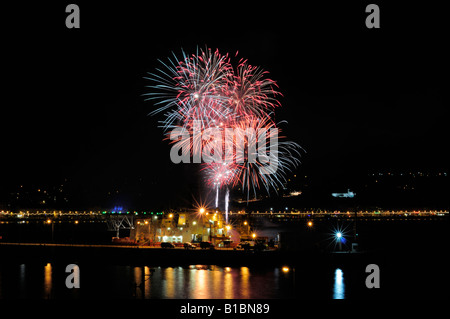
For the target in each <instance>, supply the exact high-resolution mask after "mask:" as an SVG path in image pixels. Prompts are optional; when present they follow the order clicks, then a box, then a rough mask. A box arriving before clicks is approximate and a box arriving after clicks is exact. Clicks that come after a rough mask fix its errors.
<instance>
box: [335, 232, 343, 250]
mask: <svg viewBox="0 0 450 319" xmlns="http://www.w3.org/2000/svg"><path fill="white" fill-rule="evenodd" d="M342 238H343V237H342V233H341V232H340V231H338V232H337V233H336V240H337V242H338V243H339V251H341V250H342Z"/></svg>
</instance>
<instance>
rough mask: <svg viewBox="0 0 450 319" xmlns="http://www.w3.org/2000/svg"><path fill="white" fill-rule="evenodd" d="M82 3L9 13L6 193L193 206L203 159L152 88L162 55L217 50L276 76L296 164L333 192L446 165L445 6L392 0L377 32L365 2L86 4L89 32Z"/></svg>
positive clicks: (96, 203)
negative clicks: (188, 148) (147, 96)
mask: <svg viewBox="0 0 450 319" xmlns="http://www.w3.org/2000/svg"><path fill="white" fill-rule="evenodd" d="M68 3H70V2H67V3H65V2H64V3H56V2H55V3H54V4H42V3H38V4H33V5H24V4H20V5H15V6H13V5H7V6H6V8H5V9H4V12H5V14H4V15H5V17H4V18H2V24H3V25H4V27H2V33H4V35H3V36H2V38H3V39H2V49H3V50H2V51H3V53H6V56H5V55H4V57H3V67H2V71H3V72H2V75H3V81H2V83H3V84H2V88H3V89H2V92H3V93H2V107H1V123H2V131H3V134H1V137H0V139H1V148H2V152H1V153H2V155H1V164H2V165H1V171H0V172H1V180H2V182H1V185H0V191H1V192H2V194H6V193H8V192H11V191H14V190H15V189H16V188H17V187H18V186H19V185H26V187H30V188H32V187H51V185H55V184H60V183H67V185H69V186H67V187H70V188H71V194H72V197H71V199H72V201H73V202H72V203H73V205H75V206H77V205H78V206H83V205H85V206H86V205H94V206H102V205H112V204H115V203H118V204H120V203H125V205H128V206H130V207H144V206H145V205H147V206H161V205H163V206H164V205H167V203H169V204H170V205H174V206H175V205H189V204H190V203H191V202H192V198H198V197H199V194H200V195H201V194H202V191H201V184H202V182H201V178H200V175H199V174H198V173H197V171H198V167H196V166H195V165H175V164H172V163H171V162H170V158H169V150H170V147H169V145H168V143H167V142H163V141H162V138H163V132H162V130H161V129H160V128H157V125H158V120H160V118H159V117H158V116H148V113H149V112H150V111H151V110H153V105H152V103H151V102H145V101H144V98H143V97H142V96H141V95H142V94H143V93H146V92H148V89H146V88H145V85H148V84H149V83H148V82H147V81H146V80H144V79H143V77H144V76H146V72H152V71H154V69H155V67H157V66H159V64H158V61H157V59H162V60H164V59H166V58H167V57H168V56H169V55H171V52H172V51H173V52H174V53H176V54H178V55H179V54H180V53H181V48H183V49H184V50H185V51H187V52H194V50H195V49H196V48H197V46H199V47H202V48H203V47H205V45H207V46H208V47H210V48H212V49H215V48H218V49H219V50H220V52H222V53H225V52H229V53H230V54H231V55H234V53H235V52H236V51H239V56H240V57H244V58H248V60H249V63H250V64H253V65H258V66H261V67H262V68H264V69H265V70H267V71H269V72H270V77H271V78H272V79H274V80H275V81H277V83H278V84H279V89H280V91H281V92H282V93H283V97H282V98H281V99H280V101H281V103H282V107H281V108H279V109H278V110H277V112H276V119H277V121H281V120H287V121H288V124H287V125H284V126H282V128H283V129H284V132H285V133H286V134H287V136H288V139H290V140H293V141H295V142H297V143H299V144H300V145H301V146H302V147H303V148H304V149H305V150H306V153H305V154H303V157H302V165H301V166H300V168H299V169H298V171H297V173H298V174H299V175H302V176H303V175H305V176H310V178H313V179H314V180H315V181H316V185H317V187H318V188H319V189H320V187H321V185H326V184H327V183H329V181H335V182H336V181H337V182H338V184H339V183H340V182H342V185H347V181H346V179H347V178H349V177H351V176H359V175H367V173H368V172H371V171H376V170H380V169H384V170H386V169H387V170H391V169H392V170H402V169H422V170H423V169H444V170H445V169H447V171H448V163H449V162H450V161H449V157H448V155H447V153H448V152H447V148H448V129H447V122H448V118H449V117H448V90H444V83H443V78H444V76H446V75H447V72H445V71H444V69H445V68H446V67H447V65H446V62H447V61H446V59H444V57H448V52H447V51H446V50H445V49H444V46H445V44H446V42H448V40H447V37H446V36H444V29H443V27H444V25H443V24H444V19H440V18H439V16H438V15H439V14H440V13H439V12H436V11H439V9H436V8H431V7H427V8H423V7H422V8H420V7H413V6H408V5H400V4H399V5H398V7H394V6H393V5H392V4H387V3H386V4H385V3H381V2H380V8H381V29H378V30H375V29H370V30H369V29H367V28H366V27H365V23H364V21H365V18H366V13H365V12H364V10H365V4H362V3H359V2H358V4H353V5H349V4H346V5H340V4H339V5H337V4H334V5H330V4H326V3H321V4H317V5H304V4H300V5H298V4H297V3H292V2H291V4H290V5H289V6H286V5H281V4H280V5H277V6H276V7H273V6H272V4H270V5H269V3H268V2H256V3H255V4H254V5H246V6H242V3H237V4H233V3H231V2H230V3H228V4H226V5H224V6H218V5H210V4H207V5H206V4H203V3H200V2H195V3H185V4H184V5H175V4H173V3H171V4H169V5H166V6H165V7H161V5H160V4H158V5H156V3H155V4H147V5H143V4H139V5H138V4H130V3H129V2H126V3H125V2H124V3H123V4H118V3H117V4H111V2H99V3H96V4H95V5H94V4H92V3H84V2H77V3H78V4H79V5H80V10H81V28H80V29H79V30H75V29H71V30H69V29H66V27H65V24H64V21H65V17H66V13H65V10H64V9H65V6H66V5H67V4H68ZM149 3H153V2H149ZM5 71H6V72H5ZM445 105H447V106H445ZM64 179H67V181H68V182H64ZM108 192H109V193H111V194H109V195H108ZM114 192H115V194H114ZM108 196H109V197H108Z"/></svg>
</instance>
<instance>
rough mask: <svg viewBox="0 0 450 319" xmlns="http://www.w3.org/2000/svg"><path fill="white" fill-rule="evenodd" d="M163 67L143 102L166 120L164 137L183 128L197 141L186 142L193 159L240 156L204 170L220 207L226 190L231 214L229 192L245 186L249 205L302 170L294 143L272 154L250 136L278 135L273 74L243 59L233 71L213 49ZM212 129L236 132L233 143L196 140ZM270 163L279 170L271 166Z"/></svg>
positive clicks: (281, 144)
mask: <svg viewBox="0 0 450 319" xmlns="http://www.w3.org/2000/svg"><path fill="white" fill-rule="evenodd" d="M236 55H237V54H236ZM160 62H161V63H162V65H163V66H164V68H162V69H157V71H158V72H157V73H149V77H146V79H148V80H150V81H152V82H153V85H149V86H147V87H148V88H150V89H151V92H150V93H146V94H144V96H146V100H153V101H155V106H157V108H156V109H155V110H154V111H152V112H151V113H150V114H151V115H154V114H157V113H164V117H165V118H164V120H163V121H160V123H161V126H162V127H163V128H164V130H165V131H168V130H169V129H174V128H181V129H184V130H185V131H186V132H187V133H188V134H189V136H193V138H192V140H191V139H187V140H183V143H184V146H185V147H187V148H189V149H190V153H191V154H192V156H199V155H200V156H201V154H202V150H203V151H204V147H205V146H209V147H210V148H209V149H211V148H213V149H214V152H216V150H218V149H220V150H224V149H226V147H227V146H228V147H230V146H231V147H232V148H233V150H236V152H234V153H233V154H232V156H231V158H225V160H224V161H223V162H219V163H217V162H210V163H204V164H202V168H201V170H202V171H204V172H205V176H206V182H207V184H208V185H210V186H211V187H212V188H213V189H214V188H215V189H216V206H217V205H218V194H219V189H221V188H223V187H226V195H225V198H226V200H225V205H226V209H225V210H226V211H227V210H228V200H229V187H235V186H237V185H241V186H242V190H243V191H246V192H247V200H248V199H249V196H250V192H252V193H253V194H254V196H255V197H256V191H257V189H260V188H265V189H266V191H267V192H268V193H269V191H270V189H274V190H275V191H276V189H277V188H278V187H280V186H283V184H284V183H285V182H286V175H287V174H288V173H289V172H291V171H292V169H294V168H295V167H296V166H297V165H298V164H299V160H298V158H299V157H300V150H301V147H300V146H299V145H298V144H296V143H294V142H289V141H281V142H278V140H277V145H276V146H277V147H276V148H271V144H272V143H270V144H269V143H268V142H267V139H264V140H261V141H259V140H258V143H261V142H262V143H261V144H262V145H258V150H257V149H256V148H255V147H256V139H255V138H253V139H249V136H247V135H246V134H245V132H246V131H245V130H246V129H247V128H251V129H253V130H254V131H255V132H257V131H258V130H261V129H264V130H265V131H267V132H271V129H277V124H275V122H274V119H273V112H274V111H275V109H276V108H277V107H278V106H280V105H281V104H280V102H279V101H278V100H277V96H281V93H280V92H278V91H277V89H278V85H277V84H276V82H275V81H273V80H271V79H268V78H267V77H266V75H267V74H268V72H266V71H264V70H262V69H261V68H259V67H255V66H252V65H250V64H249V63H248V62H247V60H243V59H241V60H239V62H238V63H237V67H236V68H234V67H233V65H232V63H231V58H230V57H229V56H228V54H225V55H222V54H220V53H219V51H218V50H216V51H214V52H212V51H211V50H210V49H208V48H207V49H205V50H200V51H199V50H198V49H197V52H196V54H193V55H188V54H186V53H185V52H184V51H182V59H181V60H178V59H177V57H176V56H175V54H173V59H171V58H169V59H168V62H167V63H164V62H163V61H160ZM211 128H216V129H221V130H223V129H225V128H232V129H234V133H235V134H234V135H233V136H232V137H231V139H230V137H228V136H227V135H226V134H225V138H221V139H213V140H212V141H211V140H205V139H204V138H203V136H201V135H196V134H195V130H198V131H202V132H203V131H205V130H207V129H211ZM169 134H170V133H168V134H167V136H169ZM280 138H282V137H280ZM243 141H246V142H245V143H243ZM223 142H225V143H224V144H223ZM215 143H217V145H215ZM223 145H225V147H224V146H223ZM245 146H247V147H248V149H247V150H246V149H245ZM261 148H262V149H263V151H261ZM266 150H269V153H267V152H266ZM203 154H204V153H203ZM258 155H261V157H262V158H263V159H265V161H263V160H261V158H259V157H258ZM267 162H269V163H271V164H274V165H273V166H270V165H269V166H268V165H266V164H267Z"/></svg>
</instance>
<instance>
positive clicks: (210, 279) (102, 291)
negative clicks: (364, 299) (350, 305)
mask: <svg viewBox="0 0 450 319" xmlns="http://www.w3.org/2000/svg"><path fill="white" fill-rule="evenodd" d="M65 267H66V265H63V264H55V263H53V264H52V263H47V264H36V263H28V264H8V263H2V264H1V265H0V298H1V299H115V298H118V299H285V298H288V299H289V298H296V297H299V296H301V295H302V296H303V297H306V298H307V297H308V296H309V297H322V298H324V299H343V298H345V297H346V285H345V276H344V273H343V272H342V270H341V269H335V270H334V273H333V271H330V272H326V273H324V274H323V276H320V277H319V278H316V282H315V284H314V285H313V287H312V286H311V287H308V284H307V283H306V281H305V283H304V284H303V285H300V286H298V285H299V283H300V282H302V280H299V278H295V277H296V276H297V277H298V276H301V274H298V273H297V272H298V270H296V269H293V268H288V267H282V268H278V267H273V268H254V267H253V268H252V267H222V266H216V265H188V266H183V267H181V266H180V267H151V266H147V265H140V266H123V265H116V266H114V265H80V266H79V267H80V288H78V289H77V288H73V289H68V288H67V287H66V286H65V279H66V277H67V276H68V275H69V273H66V272H65ZM336 274H339V275H336ZM303 276H308V274H303Z"/></svg>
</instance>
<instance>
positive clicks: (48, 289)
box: [44, 263, 52, 299]
mask: <svg viewBox="0 0 450 319" xmlns="http://www.w3.org/2000/svg"><path fill="white" fill-rule="evenodd" d="M51 293H52V264H50V263H48V264H47V265H46V266H45V267H44V298H45V299H50V297H51Z"/></svg>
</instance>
